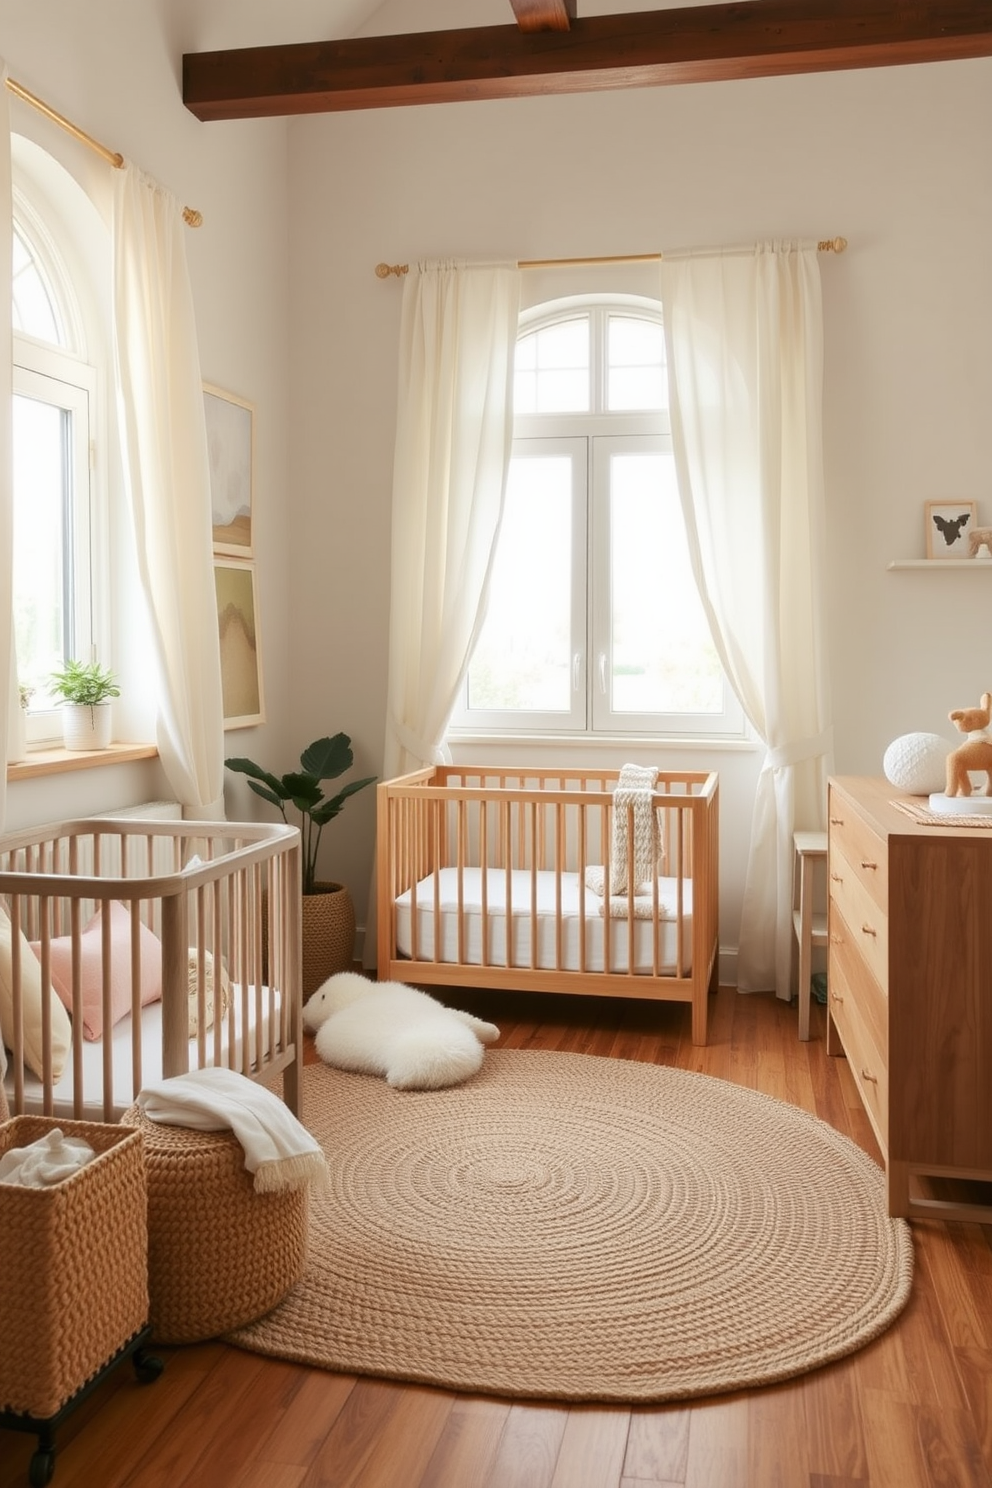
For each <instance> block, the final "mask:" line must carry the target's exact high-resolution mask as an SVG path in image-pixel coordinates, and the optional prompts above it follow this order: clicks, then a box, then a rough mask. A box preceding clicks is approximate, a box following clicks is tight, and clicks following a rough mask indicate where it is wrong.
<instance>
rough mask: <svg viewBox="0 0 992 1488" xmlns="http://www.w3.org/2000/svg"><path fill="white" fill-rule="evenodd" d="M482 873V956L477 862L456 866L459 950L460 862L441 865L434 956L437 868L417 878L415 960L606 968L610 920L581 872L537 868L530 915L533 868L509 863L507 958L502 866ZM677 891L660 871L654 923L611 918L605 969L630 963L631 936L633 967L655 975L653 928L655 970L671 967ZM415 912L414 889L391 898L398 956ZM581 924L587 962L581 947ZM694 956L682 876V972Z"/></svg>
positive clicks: (409, 950) (672, 971)
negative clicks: (484, 902) (484, 937)
mask: <svg viewBox="0 0 992 1488" xmlns="http://www.w3.org/2000/svg"><path fill="white" fill-rule="evenodd" d="M486 875H487V882H486V895H487V911H488V916H487V917H488V922H489V924H488V934H487V946H486V950H487V954H486V957H485V960H483V956H482V869H481V868H463V869H462V870H461V885H462V921H463V933H464V947H463V954H462V955H461V956H460V955H459V945H458V919H459V915H458V885H459V872H458V869H457V868H442V869H441V872H440V874H439V893H440V910H441V930H440V934H439V937H438V947H439V949H438V954H437V956H436V957H435V954H434V875H433V874H431V875H429V876H428V877H427V878H423V879H421V880H420V882H419V883H418V884H417V896H416V898H417V956H418V958H419V959H420V960H428V961H433V960H435V959H436V960H438V961H448V962H458V961H459V960H461V961H462V962H463V963H464V964H466V965H471V966H482V965H490V966H506V965H507V964H509V965H510V966H511V967H519V968H528V967H530V966H532V965H536V966H537V967H539V968H540V969H542V970H555V969H560V970H563V971H589V972H602V971H603V970H604V967H605V938H606V924H607V921H606V919H605V917H604V916H603V915H602V914H601V913H600V906H601V904H602V900H601V898H600V897H599V896H598V895H597V894H594V893H593V892H592V890H591V889H589V888H587V887H586V886H585V885H584V884H582V883H580V880H579V876H578V874H576V873H562V874H561V875H558V874H557V873H554V872H552V871H550V870H541V871H539V872H538V873H537V874H536V875H534V878H535V879H536V888H537V913H536V916H535V915H534V914H532V910H531V885H532V875H531V874H530V872H529V871H527V870H524V869H514V870H513V871H512V872H511V874H510V923H511V938H510V946H511V953H510V958H509V963H508V962H507V955H506V926H507V914H506V897H507V896H506V872H505V870H504V869H502V868H488V869H486ZM559 883H560V885H561V889H560V893H561V931H560V936H559V932H558V914H557V904H558V901H557V894H558V888H557V886H558V884H559ZM677 894H678V880H676V879H674V878H662V879H659V881H658V900H659V920H658V924H657V926H656V925H655V924H654V922H653V921H652V920H650V919H634V920H627V919H611V920H609V935H610V965H609V970H610V971H611V972H626V971H627V970H628V968H629V966H630V965H631V939H632V940H633V958H632V964H633V968H634V971H635V972H636V973H638V974H643V975H648V976H650V975H652V974H653V973H654V969H655V957H654V940H655V935H656V934H657V939H658V962H657V965H658V972H659V975H662V976H674V975H676V972H677V968H676V948H677V945H678V933H679V932H678V925H677V924H676V916H677V913H678V909H677ZM583 905H584V912H585V922H584V925H583V922H582V919H581V917H580V915H581V909H582V906H583ZM661 916H664V918H661ZM412 918H413V914H412V891H411V890H410V889H407V890H406V892H405V893H403V894H401V895H400V896H399V898H398V899H397V900H396V945H397V950H398V953H399V954H400V955H401V956H407V957H410V956H412V955H413V937H412V929H411V922H412ZM535 930H536V936H535ZM583 930H584V938H585V960H584V962H583V961H582V960H581V959H580V955H579V948H580V945H581V944H582V932H583ZM559 941H560V953H559ZM535 943H536V959H534V960H532V955H531V947H532V944H535ZM559 954H560V959H559ZM691 964H692V882H691V880H688V879H687V880H684V881H683V883H682V965H681V967H680V968H678V969H679V970H681V972H682V974H683V975H687V974H688V973H689V971H690V970H691Z"/></svg>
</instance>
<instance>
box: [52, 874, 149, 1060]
mask: <svg viewBox="0 0 992 1488" xmlns="http://www.w3.org/2000/svg"><path fill="white" fill-rule="evenodd" d="M49 944H50V946H51V953H52V960H51V966H52V986H53V987H54V988H55V991H56V993H57V994H58V996H59V998H60V1000H61V1001H62V1002H63V1003H64V1004H65V1006H66V1008H67V1009H68V1011H69V1013H70V1014H71V1012H72V937H71V936H70V935H60V936H58V937H56V938H55V939H54V940H52V941H50V942H49ZM138 945H139V948H140V951H141V1005H142V1007H144V1006H146V1004H147V1003H149V1002H157V1001H158V999H159V998H160V997H161V996H162V942H161V941H160V940H159V938H158V936H157V935H156V934H154V932H153V931H151V930H149V928H148V926H147V925H144V924H142V925H141V926H140V928H139V932H138ZM31 949H32V950H33V951H34V953H35V955H36V956H37V957H38V959H39V960H40V959H41V942H40V941H32V943H31ZM79 968H80V971H79V975H80V990H81V993H82V999H83V1038H85V1039H90V1040H94V1039H99V1038H100V1037H102V1035H103V914H102V906H101V907H100V908H98V909H97V911H96V914H95V915H94V916H93V918H92V919H91V920H90V922H89V924H88V925H87V926H86V928H85V930H83V932H82V934H81V935H80V937H79ZM110 1009H111V1021H112V1022H114V1023H117V1022H119V1021H120V1019H121V1018H126V1017H127V1015H128V1013H129V1012H130V1011H131V912H130V910H129V909H128V908H127V907H126V906H125V905H124V904H122V903H121V902H120V900H117V899H115V900H113V901H112V902H111V905H110Z"/></svg>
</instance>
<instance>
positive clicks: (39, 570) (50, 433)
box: [14, 395, 72, 709]
mask: <svg viewBox="0 0 992 1488" xmlns="http://www.w3.org/2000/svg"><path fill="white" fill-rule="evenodd" d="M71 419H72V415H71V413H70V412H69V411H68V410H67V409H63V408H58V407H56V406H54V405H53V404H50V403H41V402H39V401H37V400H36V399H34V398H26V397H23V396H20V395H17V396H15V398H14V630H15V634H16V637H17V669H18V675H19V677H20V680H21V682H22V683H25V684H27V685H28V686H30V687H32V688H33V689H34V692H33V696H32V698H31V707H32V709H37V708H51V707H55V706H57V701H58V700H57V699H56V698H54V697H52V696H51V694H50V693H49V692H48V688H47V682H48V678H49V676H50V674H51V672H52V670H53V669H54V668H55V667H58V666H60V665H61V663H62V661H63V659H64V657H65V656H66V655H68V654H70V652H71V636H69V635H67V634H66V627H67V615H68V614H69V613H71V612H70V610H69V609H68V602H67V601H68V596H67V594H66V582H67V574H66V564H65V552H66V547H65V536H66V534H65V523H66V511H67V509H68V504H67V497H68V492H67V489H66V485H67V471H66V451H67V447H68V443H67V441H68V438H69V425H70V422H71Z"/></svg>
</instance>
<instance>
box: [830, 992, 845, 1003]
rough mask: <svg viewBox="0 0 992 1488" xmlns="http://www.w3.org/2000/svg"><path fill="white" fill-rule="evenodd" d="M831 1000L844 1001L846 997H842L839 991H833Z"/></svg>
mask: <svg viewBox="0 0 992 1488" xmlns="http://www.w3.org/2000/svg"><path fill="white" fill-rule="evenodd" d="M830 1001H831V1002H837V1003H842V1002H843V1001H844V999H843V997H841V995H840V993H839V992H831V994H830Z"/></svg>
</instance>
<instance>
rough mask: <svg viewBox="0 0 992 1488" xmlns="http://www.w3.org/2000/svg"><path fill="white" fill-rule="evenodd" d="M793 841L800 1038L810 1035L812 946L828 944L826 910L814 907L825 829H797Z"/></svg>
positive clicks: (823, 848) (793, 921)
mask: <svg viewBox="0 0 992 1488" xmlns="http://www.w3.org/2000/svg"><path fill="white" fill-rule="evenodd" d="M792 840H793V842H794V844H795V850H796V874H795V883H794V890H798V896H799V902H798V904H797V903H796V902H795V898H793V910H792V923H793V925H794V926H795V930H796V939H797V940H798V942H799V1037H800V1038H801V1039H802V1040H803V1041H805V1040H807V1039H808V1038H809V996H810V979H811V977H812V975H813V947H814V946H825V945H826V943H827V913H826V910H825V909H824V910H815V909H814V908H813V870H814V867H815V865H816V862H817V860H822V861H825V860H826V856H827V834H826V832H794V833H793V836H792Z"/></svg>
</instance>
